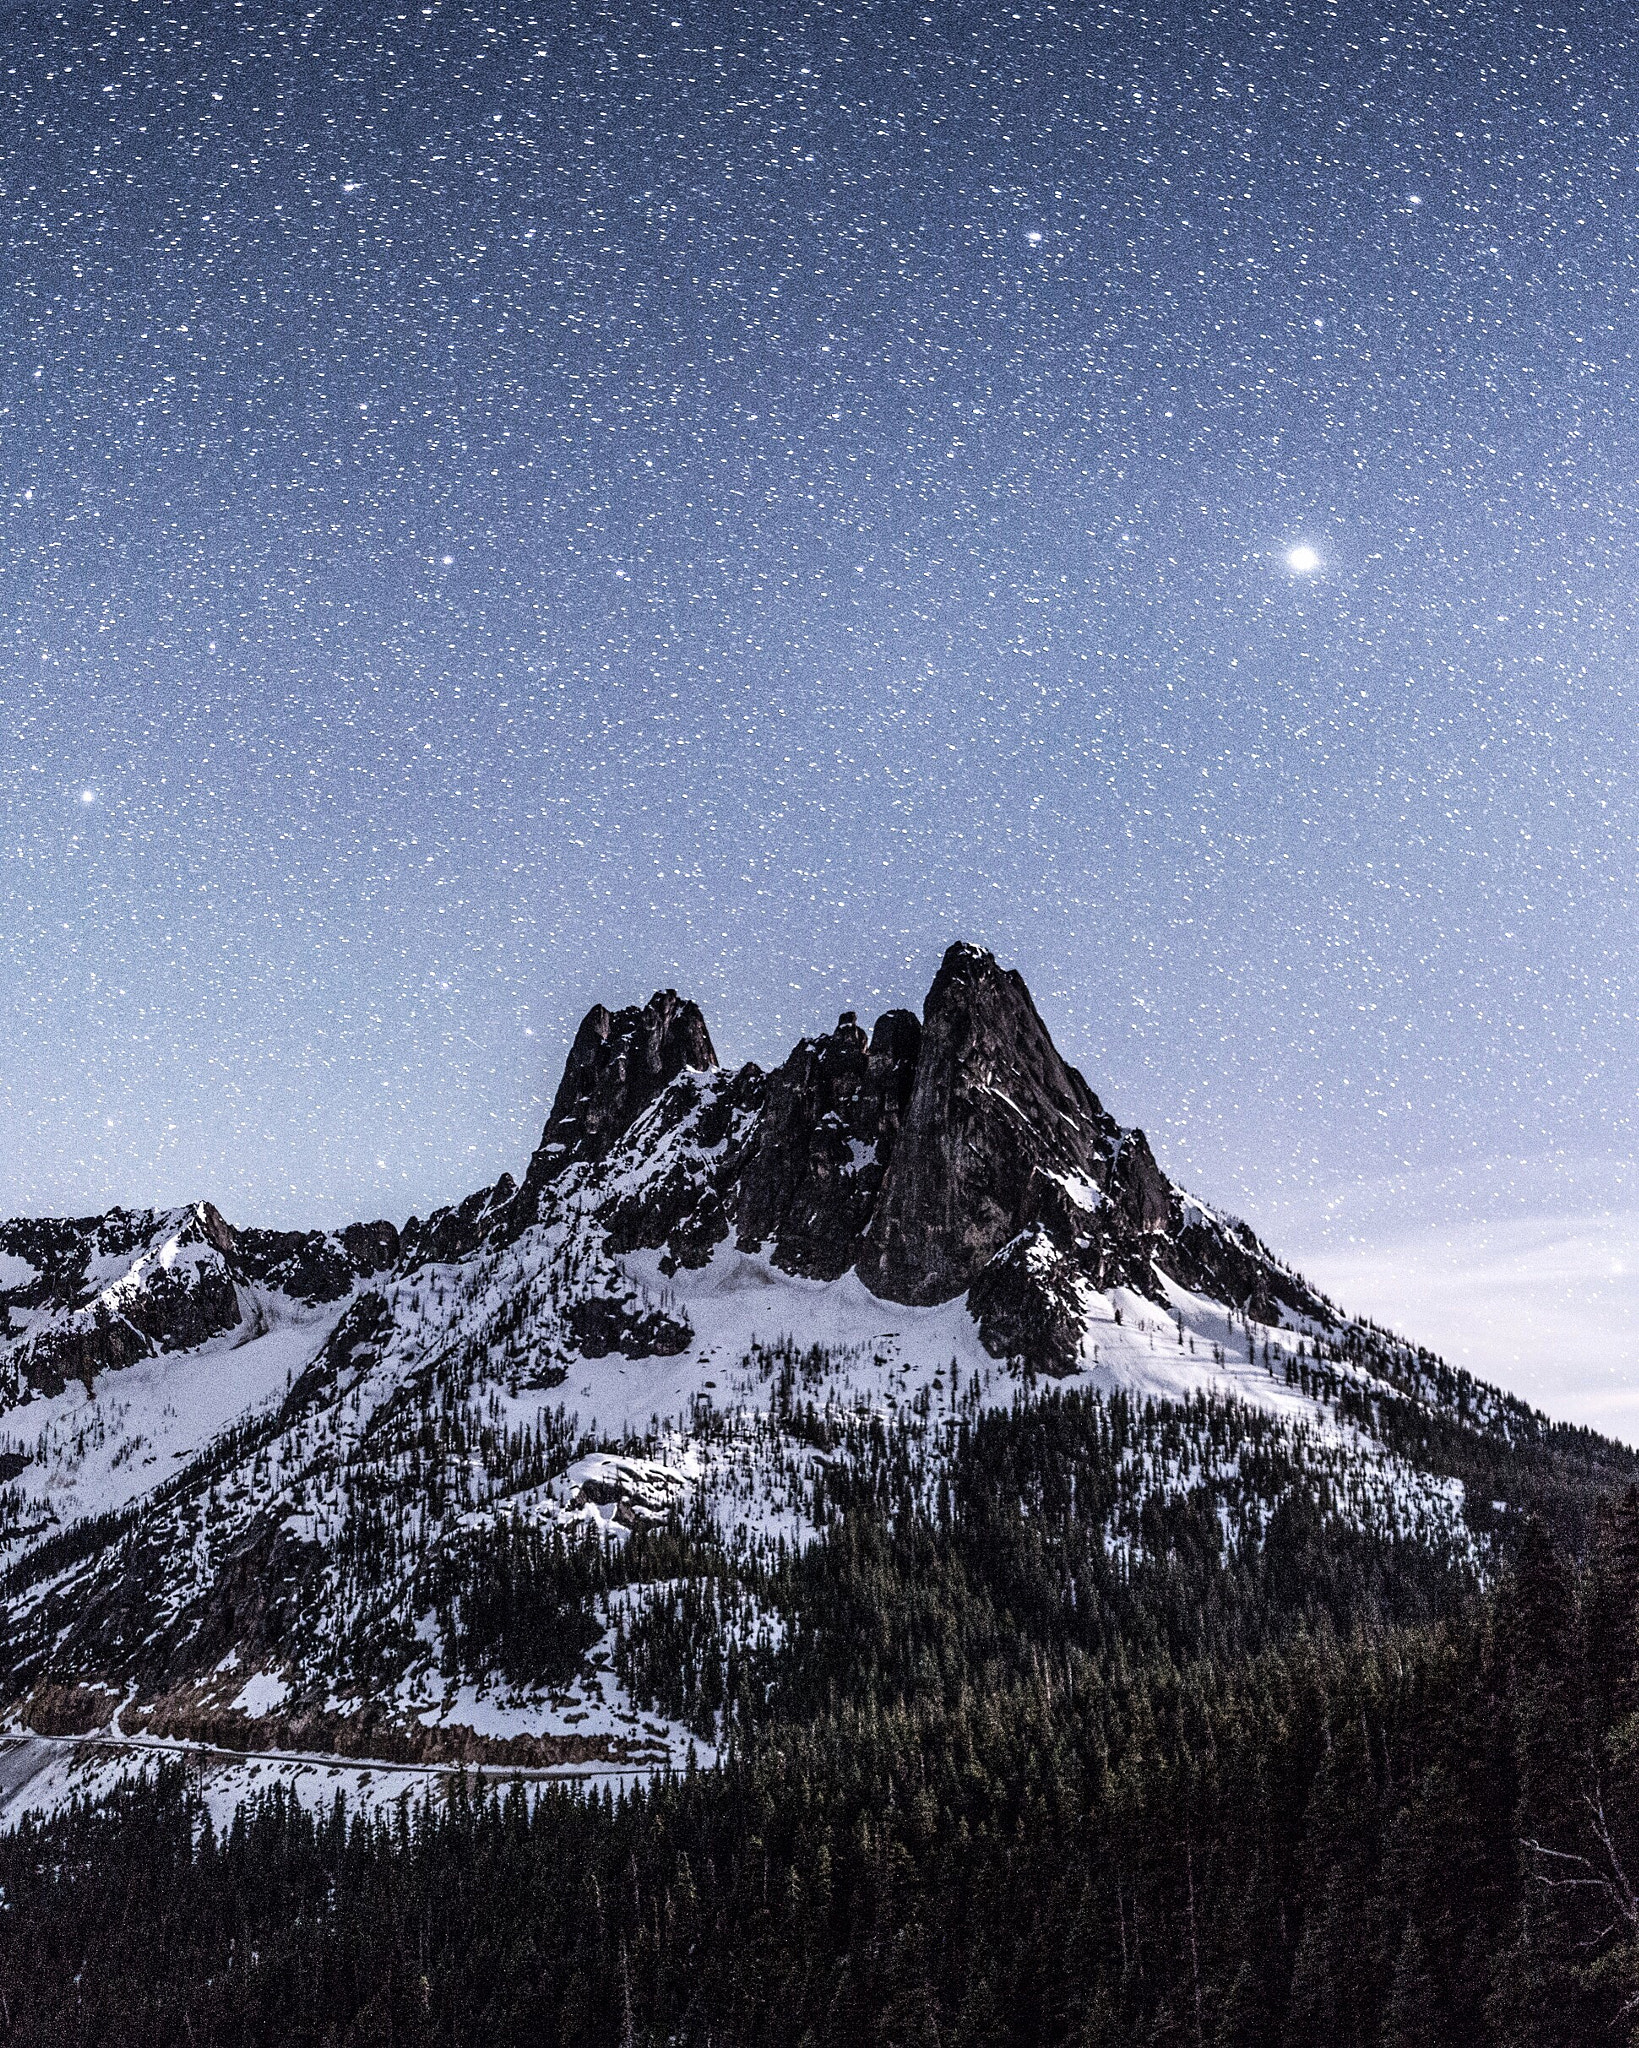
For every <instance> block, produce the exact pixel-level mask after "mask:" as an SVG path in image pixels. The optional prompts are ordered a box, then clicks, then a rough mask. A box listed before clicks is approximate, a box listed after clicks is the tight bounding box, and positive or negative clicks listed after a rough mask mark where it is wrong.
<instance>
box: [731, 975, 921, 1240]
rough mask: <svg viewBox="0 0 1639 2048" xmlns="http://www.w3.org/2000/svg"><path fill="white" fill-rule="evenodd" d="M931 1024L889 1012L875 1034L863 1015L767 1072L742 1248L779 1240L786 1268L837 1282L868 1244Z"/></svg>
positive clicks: (746, 1190)
mask: <svg viewBox="0 0 1639 2048" xmlns="http://www.w3.org/2000/svg"><path fill="white" fill-rule="evenodd" d="M921 1039H922V1027H921V1025H920V1024H919V1023H918V1022H917V1020H916V1018H915V1017H913V1016H912V1015H911V1013H910V1011H909V1010H890V1011H889V1012H888V1013H887V1015H886V1016H884V1017H880V1018H879V1019H878V1020H877V1025H876V1029H875V1031H874V1032H873V1033H872V1035H871V1037H870V1039H869V1040H868V1041H867V1039H866V1036H865V1033H864V1032H863V1031H862V1030H861V1029H860V1027H859V1022H858V1020H857V1018H856V1017H855V1015H854V1013H853V1012H852V1011H851V1010H850V1011H848V1012H846V1013H845V1014H844V1015H843V1016H842V1018H841V1019H840V1020H839V1021H838V1024H837V1028H836V1030H835V1031H833V1032H831V1033H829V1034H828V1035H827V1036H825V1037H823V1038H805V1039H804V1040H803V1041H802V1043H801V1044H800V1045H799V1046H797V1047H796V1049H795V1050H794V1051H793V1052H792V1054H791V1056H790V1058H789V1059H787V1060H786V1062H785V1064H784V1065H783V1066H781V1067H778V1068H776V1070H775V1071H774V1072H773V1073H772V1074H770V1075H769V1077H768V1087H767V1092H766V1094H765V1097H764V1102H763V1116H762V1128H761V1132H760V1135H759V1138H758V1142H757V1147H756V1150H755V1151H754V1152H753V1154H752V1156H751V1158H750V1160H749V1162H748V1164H747V1166H746V1170H745V1175H744V1178H743V1179H742V1181H741V1183H740V1195H739V1205H738V1211H737V1216H738V1222H739V1242H740V1245H741V1248H742V1249H743V1250H754V1249H758V1248H760V1247H761V1246H762V1245H763V1244H764V1243H765V1242H766V1241H770V1240H771V1241H772V1244H773V1259H774V1263H775V1264H776V1265H777V1266H782V1267H784V1269H785V1270H786V1271H787V1272H790V1273H802V1274H805V1275H807V1276H808V1277H809V1278H810V1279H814V1280H835V1279H837V1278H838V1276H839V1275H841V1274H843V1273H846V1272H847V1270H848V1268H849V1267H850V1266H852V1265H853V1264H854V1262H855V1260H856V1259H857V1258H858V1257H859V1255H860V1252H861V1250H862V1249H863V1243H864V1237H865V1231H866V1228H867V1226H868V1225H869V1223H870V1220H871V1215H872V1212H873V1211H874V1209H875V1207H876V1200H877V1194H878V1191H879V1190H880V1188H881V1186H882V1181H883V1175H884V1173H885V1172H886V1170H887V1167H888V1164H889V1161H890V1160H891V1159H892V1157H893V1150H894V1141H895V1139H896V1137H897V1136H898V1132H899V1126H900V1124H901V1122H902V1121H903V1118H904V1115H905V1111H906V1108H907V1106H908V1105H909V1102H910V1099H911V1091H912V1088H913V1086H914V1084H915V1080H916V1062H917V1052H918V1049H919V1047H920V1044H921Z"/></svg>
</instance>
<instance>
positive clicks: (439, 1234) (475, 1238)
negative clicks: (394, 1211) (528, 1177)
mask: <svg viewBox="0 0 1639 2048" xmlns="http://www.w3.org/2000/svg"><path fill="white" fill-rule="evenodd" d="M516 1196H517V1183H516V1182H515V1181H514V1180H513V1178H512V1176H511V1174H510V1173H503V1174H502V1175H501V1178H500V1179H499V1180H498V1181H497V1182H496V1183H495V1185H494V1186H493V1187H488V1188H478V1189H476V1190H475V1191H474V1192H473V1193H472V1194H470V1195H468V1196H467V1198H466V1200H465V1201H462V1202H457V1203H454V1204H452V1205H451V1207H449V1208H447V1209H435V1210H434V1211H433V1213H432V1214H431V1215H430V1216H429V1217H427V1219H426V1220H425V1222H423V1221H422V1219H421V1218H420V1217H419V1216H412V1217H411V1218H410V1220H409V1222H408V1223H406V1224H405V1226H404V1229H403V1233H402V1235H401V1236H400V1239H399V1264H400V1266H401V1267H402V1269H403V1270H404V1271H405V1272H406V1273H409V1272H413V1271H414V1269H415V1268H416V1267H417V1266H429V1265H436V1266H449V1265H454V1264H455V1262H456V1261H457V1260H458V1259H465V1258H468V1257H470V1256H471V1254H472V1253H473V1252H475V1251H476V1250H477V1249H478V1247H479V1246H480V1245H481V1244H482V1243H483V1242H484V1240H485V1239H486V1238H488V1237H490V1236H492V1235H494V1234H495V1233H496V1232H498V1231H502V1230H507V1229H509V1227H511V1226H513V1225H514V1219H515V1216H516ZM521 1227H522V1225H521V1224H517V1225H516V1228H512V1229H511V1234H513V1235H516V1229H517V1228H521Z"/></svg>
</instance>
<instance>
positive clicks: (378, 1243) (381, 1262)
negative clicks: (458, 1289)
mask: <svg viewBox="0 0 1639 2048" xmlns="http://www.w3.org/2000/svg"><path fill="white" fill-rule="evenodd" d="M399 1253H400V1243H399V1234H398V1231H397V1230H396V1229H395V1228H394V1226H393V1225H392V1224H391V1223H349V1224H348V1226H347V1227H346V1229H345V1230H341V1231H328V1230H259V1229H254V1228H249V1229H244V1228H241V1229H236V1230H234V1231H232V1233H231V1245H230V1255H229V1256H230V1263H231V1265H232V1267H233V1270H234V1272H235V1274H236V1275H237V1277H238V1278H240V1279H242V1280H254V1281H255V1282H257V1283H258V1284H259V1285H260V1286H263V1287H270V1288H272V1289H274V1290H275V1291H276V1292H277V1293H279V1294H288V1295H290V1296H291V1297H292V1298H293V1299H295V1300H297V1301H306V1302H320V1301H340V1299H341V1298H342V1296H343V1295H344V1294H346V1293H348V1292H349V1291H350V1289H351V1288H352V1287H353V1285H354V1283H355V1282H356V1281H359V1280H367V1279H369V1278H370V1276H371V1275H372V1274H375V1273H384V1272H388V1271H390V1270H391V1268H392V1267H394V1266H395V1265H397V1263H398V1259H399Z"/></svg>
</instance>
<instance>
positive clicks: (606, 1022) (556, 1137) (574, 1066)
mask: <svg viewBox="0 0 1639 2048" xmlns="http://www.w3.org/2000/svg"><path fill="white" fill-rule="evenodd" d="M716 1065H717V1054H716V1051H715V1049H714V1048H713V1046H712V1042H711V1033H710V1032H709V1031H708V1030H707V1029H706V1020H705V1018H704V1016H703V1015H702V1014H701V1012H700V1007H699V1005H698V1004H697V1003H691V1002H686V1001H685V1000H684V999H683V998H682V997H680V996H679V995H678V993H677V991H676V989H671V988H668V989H660V990H658V991H657V992H656V993H655V994H654V995H652V996H650V998H649V1000H648V1001H647V1002H646V1003H645V1004H643V1006H642V1007H641V1008H638V1007H637V1006H635V1005H633V1006H632V1007H630V1008H628V1009H624V1010H614V1011H610V1010H607V1009H605V1008H604V1006H603V1004H602V1003H594V1004H593V1006H592V1008H591V1009H590V1010H588V1011H587V1013H586V1015H585V1017H584V1018H582V1020H581V1026H580V1029H579V1030H578V1031H577V1032H576V1033H575V1040H574V1043H573V1045H571V1046H570V1048H569V1057H568V1059H567V1060H566V1061H565V1063H564V1069H563V1079H562V1080H561V1081H560V1082H559V1083H558V1092H557V1094H556V1095H555V1096H554V1097H553V1099H552V1111H551V1114H550V1115H549V1116H548V1118H547V1120H546V1129H545V1130H544V1131H543V1132H542V1133H541V1142H540V1144H539V1146H538V1147H537V1148H536V1151H535V1157H534V1158H533V1160H531V1162H530V1167H529V1174H528V1177H527V1178H528V1184H530V1185H533V1186H537V1187H538V1186H540V1185H541V1184H542V1183H544V1182H545V1181H547V1180H550V1179H551V1178H552V1176H553V1175H554V1174H557V1173H560V1172H561V1171H562V1170H563V1168H564V1167H566V1166H568V1165H571V1164H572V1163H573V1162H575V1161H576V1160H596V1159H602V1158H603V1157H604V1155H605V1154H606V1153H607V1152H608V1150H609V1148H610V1146H611V1145H613V1144H614V1142H615V1140H616V1139H617V1138H619V1137H621V1136H622V1135H623V1134H624V1133H625V1132H626V1131H628V1130H630V1128H631V1127H632V1125H633V1124H634V1123H635V1122H636V1121H637V1119H638V1117H639V1116H641V1115H642V1113H643V1111H644V1110H646V1109H647V1108H648V1106H649V1104H650V1103H651V1102H653V1100H654V1099H655V1097H656V1096H657V1095H658V1094H659V1093H660V1091H661V1089H662V1088H664V1087H665V1085H666V1083H667V1082H668V1081H670V1080H672V1079H673V1078H674V1077H675V1076H676V1075H678V1074H680V1073H682V1072H683V1070H684V1069H685V1068H686V1067H692V1068H696V1069H708V1068H712V1067H715V1066H716Z"/></svg>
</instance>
